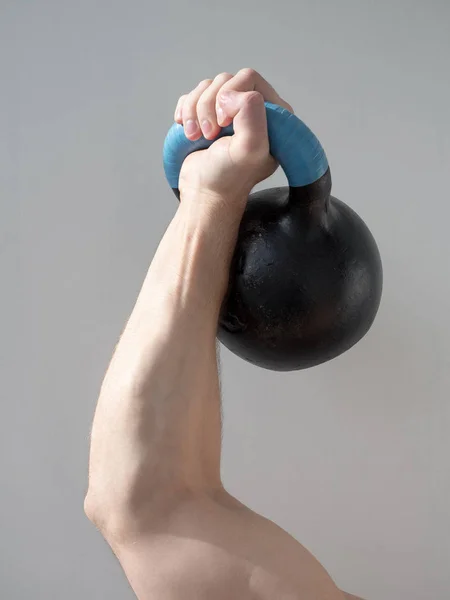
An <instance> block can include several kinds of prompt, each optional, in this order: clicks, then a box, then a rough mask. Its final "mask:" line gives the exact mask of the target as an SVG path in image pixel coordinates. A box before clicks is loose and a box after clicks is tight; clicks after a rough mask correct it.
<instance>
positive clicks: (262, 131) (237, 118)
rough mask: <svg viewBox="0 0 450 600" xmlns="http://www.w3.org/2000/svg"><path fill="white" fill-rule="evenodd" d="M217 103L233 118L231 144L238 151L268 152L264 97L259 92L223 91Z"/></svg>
mask: <svg viewBox="0 0 450 600" xmlns="http://www.w3.org/2000/svg"><path fill="white" fill-rule="evenodd" d="M218 101H219V105H220V107H221V108H222V110H223V111H224V113H225V115H226V116H227V117H229V118H230V119H233V129H234V136H233V138H234V139H233V146H234V147H235V148H236V150H237V151H238V152H239V153H240V152H242V153H243V154H247V153H249V152H255V151H257V150H258V151H261V150H263V151H264V152H268V148H269V140H268V135H267V118H266V107H265V105H264V98H263V96H262V94H260V93H259V92H255V91H253V92H236V91H234V90H227V91H225V90H224V91H223V92H221V93H220V94H219V98H218Z"/></svg>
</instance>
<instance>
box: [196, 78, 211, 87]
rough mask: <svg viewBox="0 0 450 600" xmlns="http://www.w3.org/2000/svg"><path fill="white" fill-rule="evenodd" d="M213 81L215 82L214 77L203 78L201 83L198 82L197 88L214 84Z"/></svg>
mask: <svg viewBox="0 0 450 600" xmlns="http://www.w3.org/2000/svg"><path fill="white" fill-rule="evenodd" d="M212 82H213V80H212V79H202V80H201V81H200V83H199V84H198V86H197V88H205V87H209V86H210V85H211V84H212Z"/></svg>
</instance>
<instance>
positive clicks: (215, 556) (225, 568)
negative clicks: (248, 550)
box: [115, 533, 250, 600]
mask: <svg viewBox="0 0 450 600" xmlns="http://www.w3.org/2000/svg"><path fill="white" fill-rule="evenodd" d="M115 553H116V555H117V557H118V559H119V561H120V563H121V565H122V568H123V570H124V572H125V575H126V576H127V579H128V581H129V582H130V585H131V587H132V588H133V590H134V592H135V594H136V596H137V598H138V599H139V600H153V599H154V598H158V599H160V600H181V599H183V600H207V599H208V600H209V599H210V598H214V599H215V600H229V598H239V599H240V600H247V598H249V595H248V591H249V585H248V584H249V573H250V569H249V567H248V565H247V564H246V561H244V560H242V559H240V560H239V559H236V557H232V556H230V555H229V554H228V553H227V551H225V550H224V549H221V548H219V547H215V546H214V545H212V544H210V543H209V542H205V541H202V540H199V539H192V538H189V537H180V536H173V535H169V534H167V533H166V534H157V535H155V534H152V535H151V536H148V537H145V536H144V537H142V538H141V539H139V540H138V541H136V542H135V543H133V544H131V545H122V546H121V547H120V548H118V549H116V550H115Z"/></svg>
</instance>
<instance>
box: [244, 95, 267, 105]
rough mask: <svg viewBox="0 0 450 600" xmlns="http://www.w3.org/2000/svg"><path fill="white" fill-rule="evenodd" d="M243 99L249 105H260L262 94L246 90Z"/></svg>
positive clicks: (262, 100)
mask: <svg viewBox="0 0 450 600" xmlns="http://www.w3.org/2000/svg"><path fill="white" fill-rule="evenodd" d="M245 101H246V103H247V104H250V105H251V106H261V105H262V104H264V98H263V95H262V94H260V93H259V92H248V93H247V95H246V98H245Z"/></svg>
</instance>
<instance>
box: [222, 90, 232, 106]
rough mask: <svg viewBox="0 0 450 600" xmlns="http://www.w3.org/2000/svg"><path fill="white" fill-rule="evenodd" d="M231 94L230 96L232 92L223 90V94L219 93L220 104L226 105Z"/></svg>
mask: <svg viewBox="0 0 450 600" xmlns="http://www.w3.org/2000/svg"><path fill="white" fill-rule="evenodd" d="M231 94H232V92H231V91H229V90H224V91H223V92H220V95H219V100H220V102H222V104H226V103H227V102H228V101H229V100H230V98H231Z"/></svg>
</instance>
